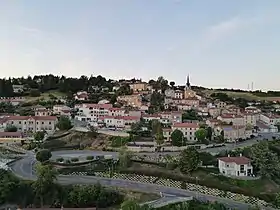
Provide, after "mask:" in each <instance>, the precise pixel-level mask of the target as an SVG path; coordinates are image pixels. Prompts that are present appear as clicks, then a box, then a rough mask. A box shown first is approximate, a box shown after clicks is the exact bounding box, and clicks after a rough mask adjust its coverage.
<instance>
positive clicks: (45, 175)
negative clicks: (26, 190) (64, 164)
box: [33, 164, 57, 207]
mask: <svg viewBox="0 0 280 210" xmlns="http://www.w3.org/2000/svg"><path fill="white" fill-rule="evenodd" d="M36 173H37V180H36V181H35V182H34V183H33V188H34V191H35V193H36V195H37V196H38V197H40V203H41V207H43V206H44V198H45V197H46V195H50V194H51V193H52V192H53V190H54V181H55V180H56V176H57V171H56V170H55V169H54V168H53V167H52V165H42V164H39V165H37V168H36Z"/></svg>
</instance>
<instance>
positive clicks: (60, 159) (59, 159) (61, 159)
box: [56, 157, 64, 162]
mask: <svg viewBox="0 0 280 210" xmlns="http://www.w3.org/2000/svg"><path fill="white" fill-rule="evenodd" d="M63 161H64V159H63V158H62V157H60V158H57V159H56V162H63Z"/></svg>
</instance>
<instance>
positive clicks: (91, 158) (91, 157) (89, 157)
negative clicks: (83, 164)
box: [86, 156, 94, 160]
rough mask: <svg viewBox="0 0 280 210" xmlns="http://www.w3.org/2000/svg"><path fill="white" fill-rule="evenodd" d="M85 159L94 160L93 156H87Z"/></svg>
mask: <svg viewBox="0 0 280 210" xmlns="http://www.w3.org/2000/svg"><path fill="white" fill-rule="evenodd" d="M86 159H87V160H93V159H94V156H87V158H86Z"/></svg>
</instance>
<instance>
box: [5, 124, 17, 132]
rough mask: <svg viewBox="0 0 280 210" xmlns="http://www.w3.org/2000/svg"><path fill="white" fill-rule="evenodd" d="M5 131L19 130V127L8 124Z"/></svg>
mask: <svg viewBox="0 0 280 210" xmlns="http://www.w3.org/2000/svg"><path fill="white" fill-rule="evenodd" d="M5 132H17V127H16V126H14V125H8V126H7V127H6V128H5Z"/></svg>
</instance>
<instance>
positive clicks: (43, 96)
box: [25, 91, 65, 102]
mask: <svg viewBox="0 0 280 210" xmlns="http://www.w3.org/2000/svg"><path fill="white" fill-rule="evenodd" d="M51 95H53V96H54V97H56V98H58V99H61V98H63V97H64V96H65V94H64V93H61V92H59V91H48V92H45V93H42V94H41V96H38V97H31V96H26V97H25V98H26V102H34V101H37V100H45V101H47V100H50V96H51Z"/></svg>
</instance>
